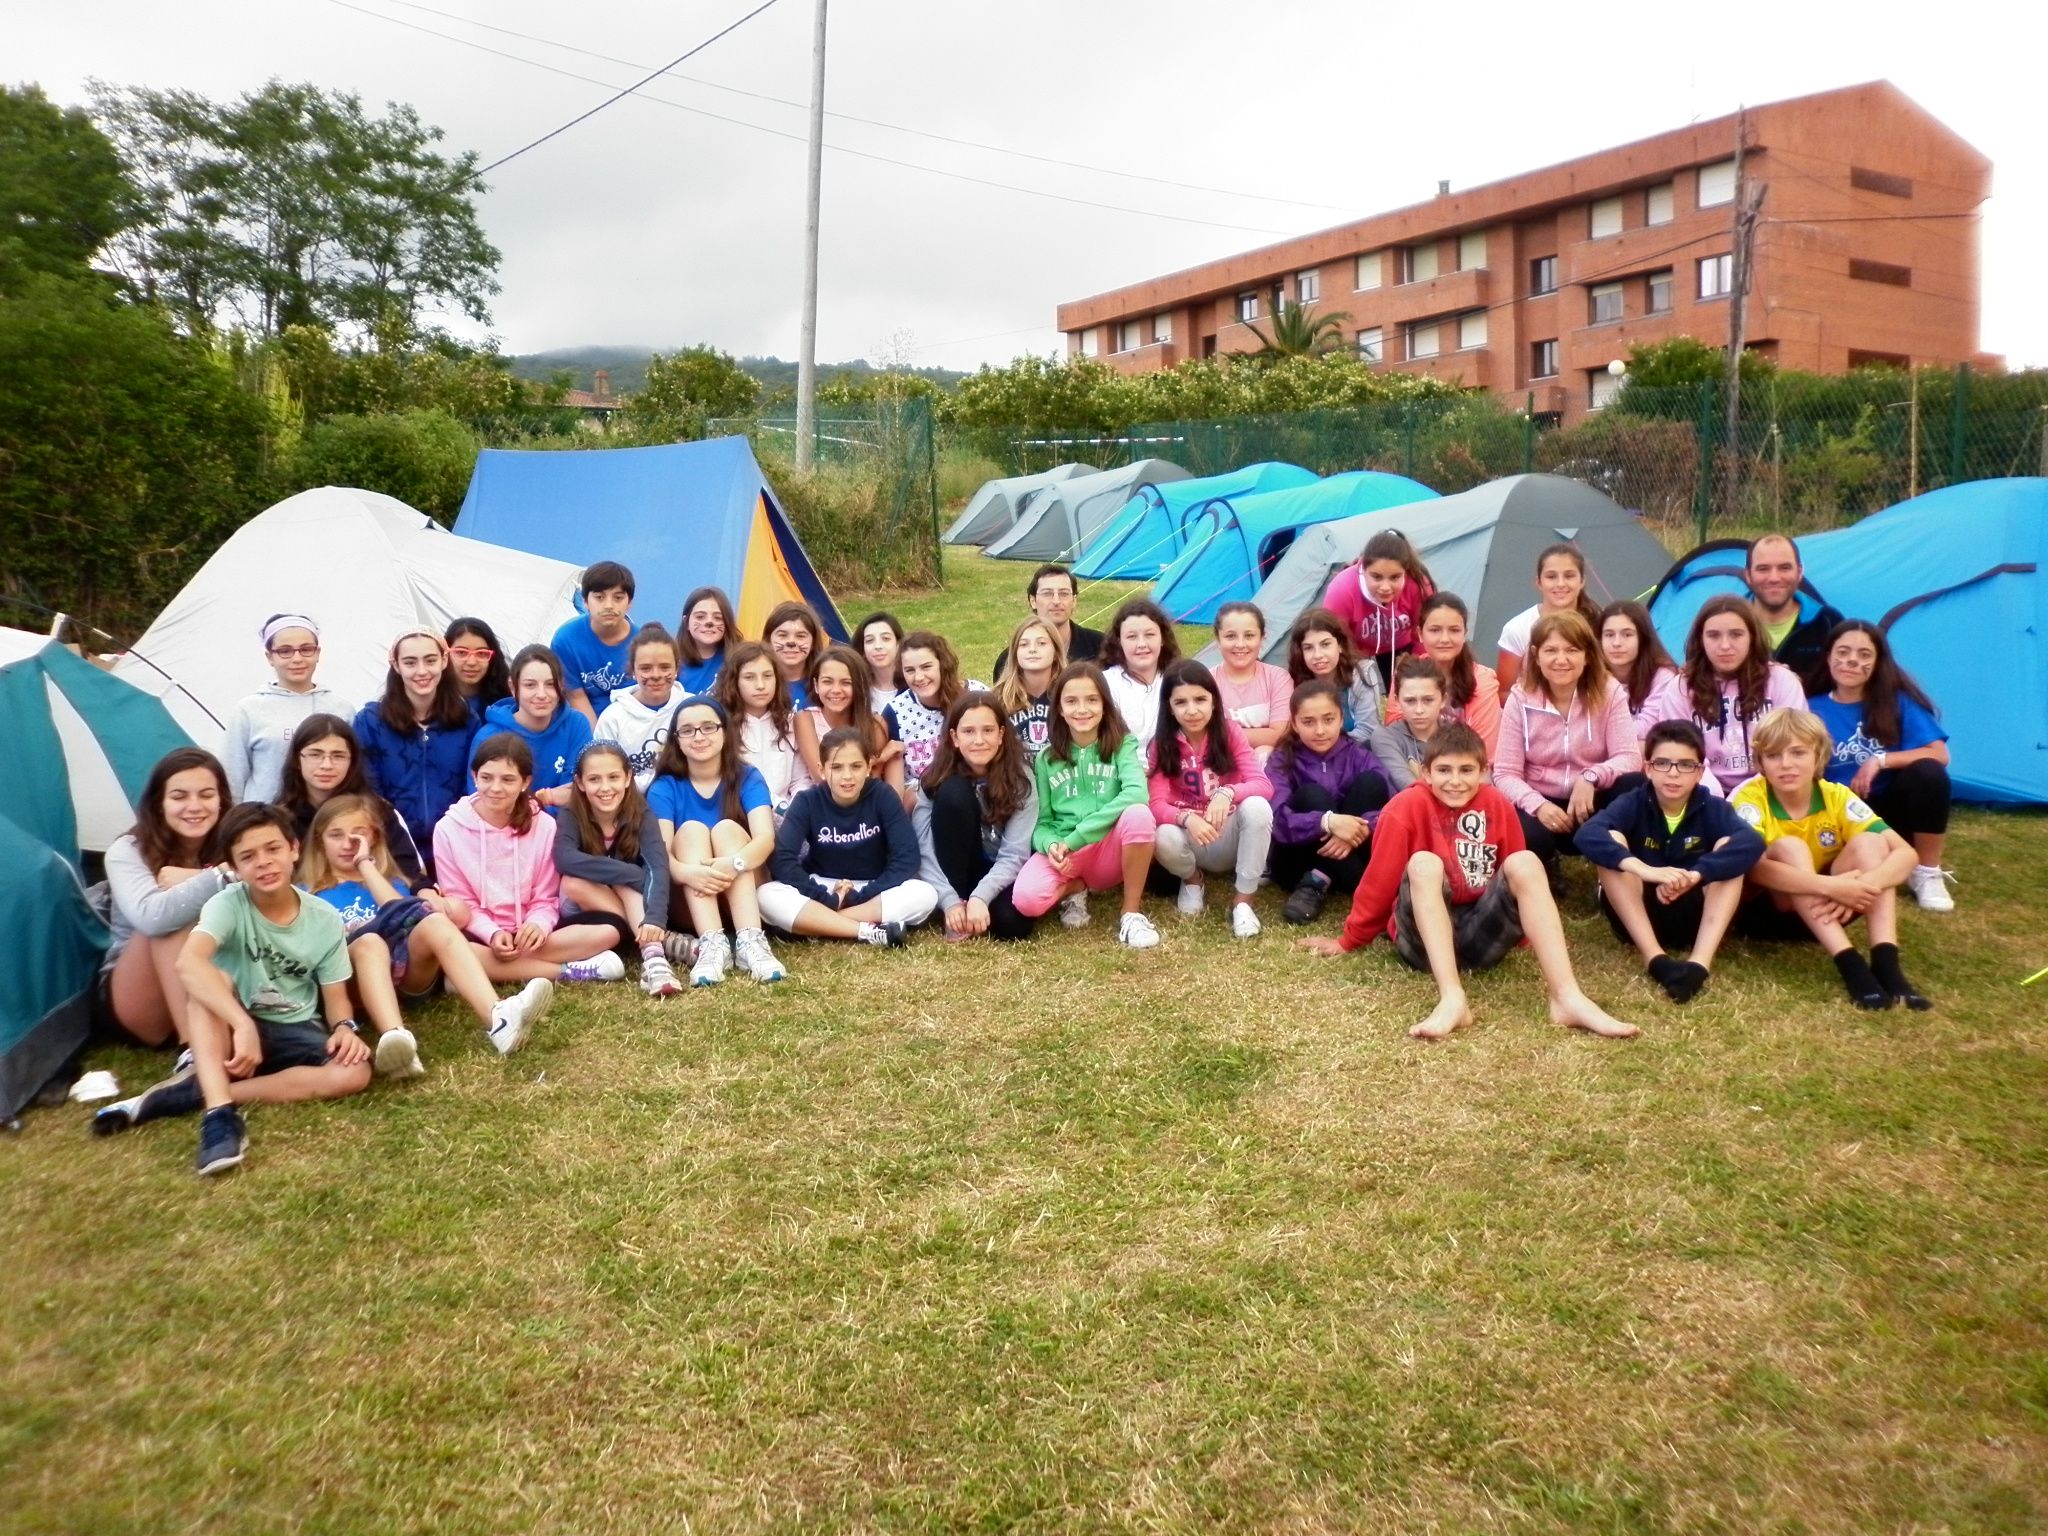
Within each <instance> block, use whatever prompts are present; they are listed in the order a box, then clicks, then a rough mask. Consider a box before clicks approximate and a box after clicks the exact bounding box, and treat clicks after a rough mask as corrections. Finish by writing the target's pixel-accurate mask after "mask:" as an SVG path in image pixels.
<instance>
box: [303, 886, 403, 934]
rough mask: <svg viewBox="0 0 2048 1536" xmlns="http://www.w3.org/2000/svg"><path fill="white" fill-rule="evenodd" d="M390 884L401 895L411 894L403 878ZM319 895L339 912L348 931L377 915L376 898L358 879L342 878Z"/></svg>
mask: <svg viewBox="0 0 2048 1536" xmlns="http://www.w3.org/2000/svg"><path fill="white" fill-rule="evenodd" d="M391 884H392V885H393V886H394V887H395V888H396V889H397V891H398V894H399V895H401V896H410V895H411V894H412V888H411V887H410V886H408V885H407V884H406V883H405V882H404V881H403V880H393V881H392V882H391ZM319 896H320V899H321V900H322V901H324V902H326V903H327V904H328V905H329V906H330V907H332V908H334V910H335V911H337V912H339V913H340V914H341V925H342V927H344V928H346V929H347V930H348V931H349V932H350V933H354V932H355V931H356V930H357V929H358V928H360V927H362V926H363V924H365V923H367V922H368V921H369V920H370V919H371V918H373V917H375V916H376V915H377V898H376V896H375V894H374V893H373V892H372V891H371V890H370V888H369V887H368V886H367V885H365V884H363V882H362V881H360V880H344V881H342V882H341V883H340V884H338V885H330V886H328V887H327V889H326V890H324V891H321V892H320V893H319Z"/></svg>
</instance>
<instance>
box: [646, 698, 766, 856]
mask: <svg viewBox="0 0 2048 1536" xmlns="http://www.w3.org/2000/svg"><path fill="white" fill-rule="evenodd" d="M686 709H708V710H710V711H711V712H712V713H713V714H714V715H716V716H718V723H719V724H720V725H721V726H723V727H724V729H723V730H721V731H720V732H719V733H718V782H719V785H720V786H721V788H723V790H724V791H725V794H724V798H723V799H722V800H721V802H720V804H719V810H720V812H721V813H722V814H723V815H724V817H725V819H726V820H727V821H730V822H734V823H736V824H737V825H739V826H742V827H744V826H745V825H746V824H747V811H746V807H745V806H743V805H741V804H740V780H741V779H742V778H743V777H744V776H745V774H746V768H747V765H746V762H745V760H744V759H742V758H741V756H740V733H739V732H738V731H736V730H734V729H733V726H732V717H731V716H730V715H728V714H727V713H726V712H725V706H724V705H723V704H721V703H719V702H718V700H716V699H714V698H712V697H711V696H710V695H709V694H706V693H694V694H691V695H690V697H689V698H687V699H685V700H683V702H682V703H680V704H678V705H677V706H676V712H675V714H673V715H672V716H670V717H669V735H668V740H667V741H664V742H663V743H662V744H661V756H660V757H658V758H656V759H655V763H654V771H655V773H656V774H664V773H665V774H667V775H668V776H669V777H670V778H672V779H681V780H682V781H683V782H684V783H685V784H687V783H689V781H690V760H689V758H687V757H685V756H684V755H683V738H682V737H681V736H680V735H678V734H677V728H678V727H679V726H681V725H682V723H683V711H684V710H686Z"/></svg>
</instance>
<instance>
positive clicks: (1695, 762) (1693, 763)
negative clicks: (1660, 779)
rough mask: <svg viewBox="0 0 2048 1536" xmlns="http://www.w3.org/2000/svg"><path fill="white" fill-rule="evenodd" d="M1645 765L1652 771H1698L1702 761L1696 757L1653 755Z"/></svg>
mask: <svg viewBox="0 0 2048 1536" xmlns="http://www.w3.org/2000/svg"><path fill="white" fill-rule="evenodd" d="M1643 766H1644V767H1645V768H1647V769H1649V770H1650V772H1652V773H1698V772H1699V771H1700V761H1699V759H1698V758H1696V757H1683V758H1681V757H1653V758H1651V759H1650V760H1649V761H1648V762H1647V763H1645V764H1643Z"/></svg>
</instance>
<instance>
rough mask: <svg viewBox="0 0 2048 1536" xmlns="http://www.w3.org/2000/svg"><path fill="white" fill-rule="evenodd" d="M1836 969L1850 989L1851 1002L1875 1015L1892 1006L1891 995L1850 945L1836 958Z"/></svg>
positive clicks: (1853, 946)
mask: <svg viewBox="0 0 2048 1536" xmlns="http://www.w3.org/2000/svg"><path fill="white" fill-rule="evenodd" d="M1835 969H1836V970H1838V971H1840V972H1841V973H1842V985H1843V986H1845V987H1847V988H1848V989H1849V1001H1850V1002H1852V1003H1854V1004H1855V1005H1856V1006H1857V1007H1858V1008H1868V1009H1870V1010H1871V1011H1872V1012H1873V1013H1874V1012H1877V1011H1878V1010H1880V1009H1884V1008H1889V1007H1891V1005H1892V995H1891V993H1889V992H1887V991H1885V989H1884V987H1883V985H1882V984H1881V983H1880V982H1879V981H1878V979H1877V978H1876V977H1875V976H1873V975H1872V974H1871V971H1870V966H1869V965H1868V964H1867V963H1866V962H1865V961H1864V958H1863V957H1862V956H1861V955H1859V954H1857V953H1856V946H1855V945H1853V944H1852V945H1850V946H1849V947H1848V948H1847V949H1845V950H1843V951H1842V952H1841V953H1840V954H1839V955H1837V956H1835Z"/></svg>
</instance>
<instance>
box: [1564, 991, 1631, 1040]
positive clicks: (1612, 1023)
mask: <svg viewBox="0 0 2048 1536" xmlns="http://www.w3.org/2000/svg"><path fill="white" fill-rule="evenodd" d="M1550 1022H1551V1023H1553V1024H1562V1025H1564V1026H1565V1027H1566V1028H1568V1029H1583V1030H1585V1031H1586V1033H1588V1034H1591V1035H1604V1036H1606V1037H1607V1038H1608V1039H1609V1040H1633V1039H1634V1038H1635V1037H1636V1036H1637V1035H1639V1034H1641V1033H1642V1031H1641V1030H1639V1029H1637V1028H1636V1027H1635V1025H1633V1024H1624V1023H1622V1021H1621V1020H1620V1019H1617V1018H1616V1017H1614V1015H1613V1014H1611V1013H1609V1012H1608V1011H1607V1010H1606V1009H1605V1008H1602V1007H1601V1006H1600V1005H1599V1004H1598V1003H1596V1002H1594V1001H1593V999H1591V998H1590V997H1588V996H1586V994H1585V993H1583V992H1581V993H1580V994H1579V995H1578V996H1577V997H1572V998H1567V999H1565V1000H1564V1001H1562V1002H1554V1003H1552V1004H1551V1005H1550Z"/></svg>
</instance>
